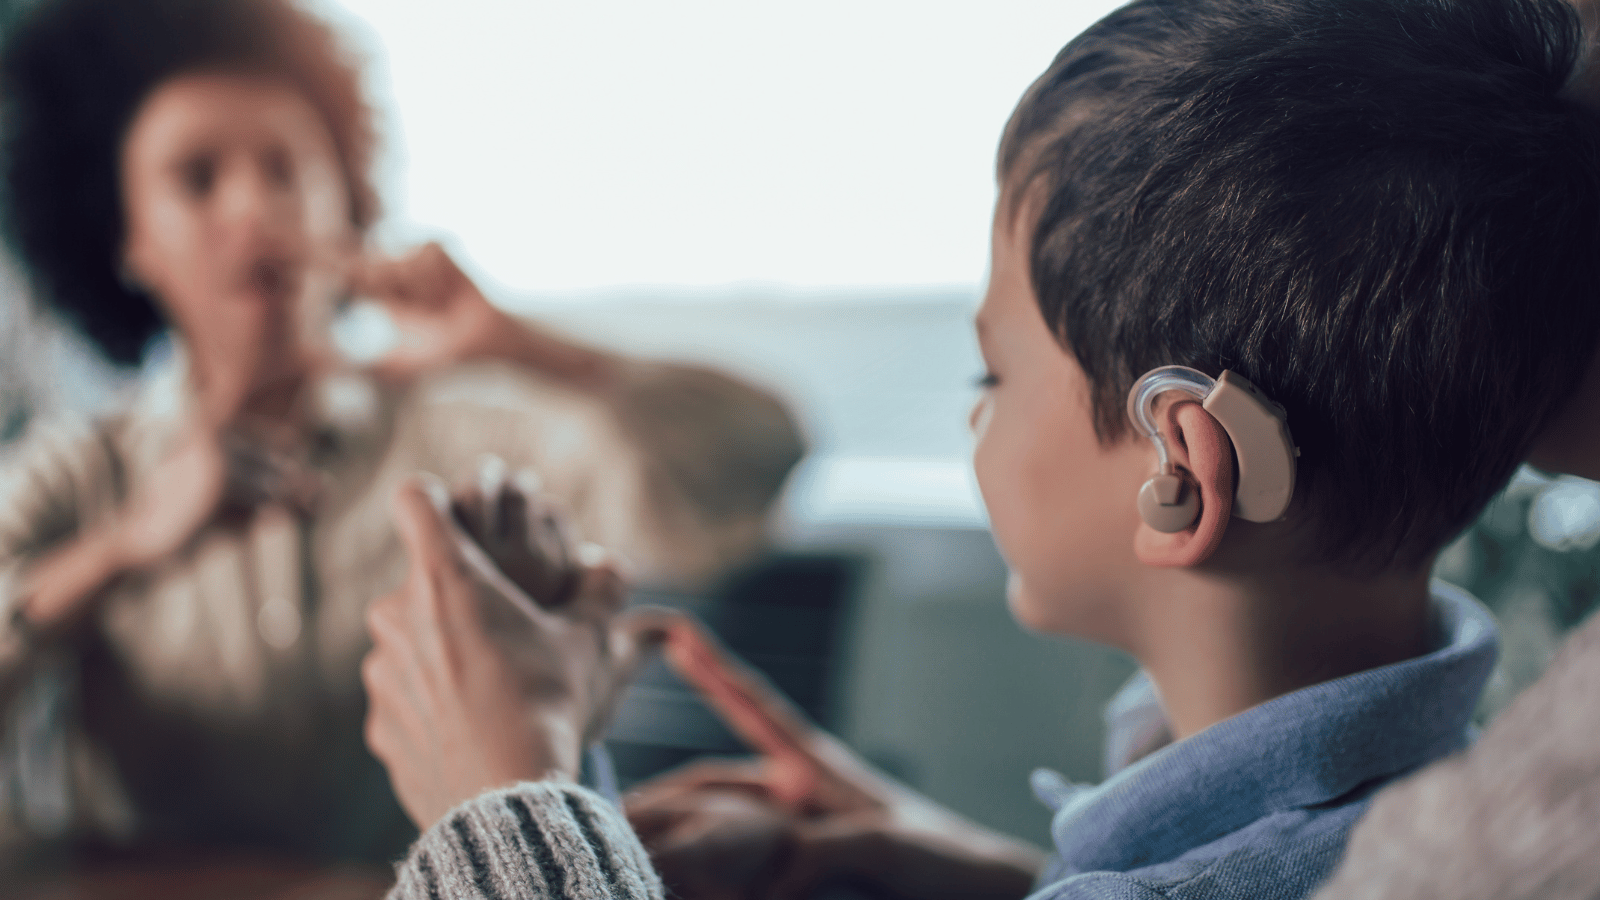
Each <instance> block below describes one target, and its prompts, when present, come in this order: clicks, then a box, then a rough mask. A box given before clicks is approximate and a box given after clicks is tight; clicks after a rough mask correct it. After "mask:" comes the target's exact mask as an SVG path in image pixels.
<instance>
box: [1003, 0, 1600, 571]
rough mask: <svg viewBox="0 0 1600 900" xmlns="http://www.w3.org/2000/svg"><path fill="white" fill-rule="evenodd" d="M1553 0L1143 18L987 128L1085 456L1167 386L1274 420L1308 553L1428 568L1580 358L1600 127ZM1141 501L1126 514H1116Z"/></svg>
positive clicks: (1074, 47) (1567, 18)
mask: <svg viewBox="0 0 1600 900" xmlns="http://www.w3.org/2000/svg"><path fill="white" fill-rule="evenodd" d="M1581 46H1582V36H1581V33H1580V28H1579V24H1578V19H1577V17H1576V15H1575V14H1574V13H1573V11H1572V10H1571V9H1570V8H1569V7H1567V6H1566V5H1565V4H1564V3H1562V2H1561V0H1139V2H1135V3H1132V4H1130V5H1128V6H1126V7H1124V8H1122V9H1121V10H1119V11H1118V12H1115V13H1113V14H1111V15H1110V16H1109V17H1107V18H1106V19H1104V20H1103V21H1101V22H1100V23H1099V24H1097V25H1095V26H1094V27H1092V28H1090V29H1089V30H1088V31H1087V32H1085V33H1084V34H1083V35H1082V36H1081V37H1079V38H1078V39H1077V40H1075V41H1073V42H1072V43H1071V44H1069V45H1068V46H1067V47H1066V48H1065V49H1064V50H1063V51H1062V52H1061V54H1060V55H1059V56H1058V57H1057V58H1056V60H1055V62H1054V64H1052V65H1051V67H1050V69H1049V70H1048V71H1047V72H1046V73H1045V74H1044V75H1043V76H1042V77H1041V78H1040V79H1039V80H1038V81H1037V82H1036V83H1035V84H1034V85H1033V87H1032V88H1031V89H1030V90H1029V91H1028V93H1027V94H1026V96H1025V97H1024V98H1023V100H1022V102H1021V104H1020V105H1019V106H1018V108H1017V110H1016V112H1015V113H1013V115H1012V119H1011V121H1010V123H1009V125H1008V126H1007V128H1006V133H1005V137H1004V138H1003V140H1002V143H1001V148H1000V160H999V169H1000V178H1001V183H1002V185H1003V186H1004V188H1005V191H1006V195H1007V196H1008V197H1009V198H1011V202H1012V204H1013V209H1021V208H1023V205H1022V204H1021V202H1020V201H1021V200H1022V199H1024V198H1026V199H1028V200H1029V201H1030V202H1029V203H1028V204H1027V205H1026V206H1027V208H1028V209H1030V210H1037V219H1036V221H1033V222H1020V223H1019V226H1018V227H1032V228H1033V229H1034V230H1033V234H1032V244H1031V249H1030V252H1031V273H1032V279H1033V283H1034V286H1035V288H1036V290H1037V292H1038V297H1039V306H1040V308H1041V310H1042V311H1043V313H1044V316H1045V319H1046V321H1047V322H1049V323H1050V325H1051V327H1052V328H1053V329H1054V330H1055V331H1056V333H1057V336H1058V338H1059V340H1060V341H1061V342H1062V344H1063V346H1064V347H1065V348H1066V349H1067V350H1068V351H1069V352H1070V353H1072V355H1073V356H1074V357H1075V358H1076V359H1077V361H1078V362H1079V364H1080V365H1081V366H1082V368H1083V370H1084V372H1085V373H1086V375H1087V376H1088V380H1089V382H1090V384H1091V385H1092V391H1093V402H1094V409H1095V416H1096V430H1097V432H1098V433H1099V435H1100V437H1101V439H1102V440H1103V441H1112V440H1116V439H1118V438H1119V437H1121V436H1122V435H1123V434H1124V432H1125V431H1128V429H1127V427H1126V422H1125V421H1124V419H1123V416H1124V413H1123V409H1124V406H1123V403H1124V398H1125V396H1126V394H1127V391H1128V388H1129V386H1130V385H1131V384H1132V382H1133V381H1134V379H1136V378H1137V377H1138V376H1139V375H1140V374H1142V373H1143V372H1145V371H1147V370H1149V369H1151V368H1154V367H1156V366H1160V365H1166V364H1171V363H1177V364H1183V365H1188V366H1193V367H1195V368H1198V369H1201V370H1204V371H1206V372H1208V373H1210V374H1212V375H1216V374H1217V373H1219V372H1220V371H1221V370H1223V369H1232V370H1233V371H1235V372H1238V373H1239V374H1241V375H1244V376H1245V377H1247V378H1249V379H1250V380H1251V381H1253V382H1254V383H1255V384H1256V385H1258V386H1259V387H1261V388H1262V389H1263V390H1264V391H1265V392H1266V393H1267V394H1268V395H1269V396H1271V397H1272V398H1274V399H1275V400H1277V401H1278V402H1279V403H1281V404H1283V405H1284V406H1285V407H1287V409H1288V411H1289V424H1290V427H1291V429H1292V430H1293V432H1294V436H1295V439H1296V442H1297V443H1298V444H1299V445H1300V447H1301V448H1302V451H1303V456H1302V457H1301V459H1300V462H1299V488H1298V501H1299V502H1298V503H1297V509H1299V510H1300V512H1301V513H1302V514H1305V515H1307V516H1308V517H1309V518H1310V519H1311V520H1312V521H1314V522H1315V524H1316V532H1315V533H1316V534H1317V535H1318V540H1317V546H1318V548H1319V549H1318V553H1317V555H1318V556H1320V557H1322V558H1325V559H1329V560H1340V561H1349V560H1355V559H1360V560H1363V561H1366V562H1376V563H1377V564H1380V565H1389V564H1415V563H1419V562H1421V561H1424V560H1426V559H1427V558H1428V557H1429V555H1430V554H1432V553H1433V552H1434V551H1436V550H1437V549H1438V548H1439V547H1441V546H1443V545H1444V543H1446V542H1447V541H1448V540H1449V539H1450V538H1451V537H1452V536H1454V535H1455V534H1456V533H1457V532H1459V531H1460V530H1461V529H1462V528H1464V527H1465V526H1466V525H1467V524H1468V523H1469V522H1470V521H1471V520H1472V518H1473V517H1474V516H1475V515H1476V514H1477V513H1478V512H1479V511H1480V510H1481V509H1482V508H1483V506H1484V505H1485V504H1486V503H1487V502H1488V501H1489V499H1490V498H1491V497H1492V496H1493V495H1494V493H1495V492H1496V491H1497V490H1499V488H1500V487H1501V486H1502V485H1503V484H1504V483H1505V481H1506V480H1507V479H1508V478H1509V477H1510V475H1511V473H1512V472H1513V471H1514V470H1515V468H1516V466H1517V465H1518V463H1519V462H1520V460H1521V459H1522V458H1523V457H1524V455H1525V453H1526V451H1527V448H1528V446H1529V443H1530V441H1531V440H1532V438H1533V437H1534V435H1535V434H1536V433H1537V432H1538V430H1539V428H1540V426H1541V425H1542V424H1543V423H1544V422H1545V421H1546V420H1547V419H1548V418H1549V416H1550V413H1551V412H1552V410H1553V409H1554V408H1555V406H1556V405H1557V404H1559V403H1560V402H1561V401H1562V400H1563V399H1564V398H1565V397H1566V395H1567V393H1568V392H1569V389H1570V388H1571V387H1573V386H1575V385H1576V383H1577V381H1578V378H1579V376H1580V375H1581V373H1582V372H1583V370H1584V368H1585V364H1586V363H1587V361H1588V360H1589V358H1590V356H1591V354H1592V353H1593V351H1594V350H1595V347H1596V339H1597V335H1600V330H1597V329H1600V125H1597V122H1596V121H1595V119H1594V117H1593V116H1591V115H1590V114H1588V113H1585V112H1583V111H1580V110H1579V109H1578V108H1577V107H1576V106H1574V105H1573V104H1572V103H1570V102H1569V101H1568V100H1567V99H1566V98H1565V97H1564V96H1563V87H1564V85H1565V84H1566V82H1567V81H1568V80H1569V78H1570V77H1571V76H1572V73H1573V71H1574V67H1575V65H1576V63H1577V61H1578V58H1579V55H1580V49H1581ZM1130 502H1131V499H1130Z"/></svg>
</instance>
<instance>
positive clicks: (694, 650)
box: [666, 616, 816, 762]
mask: <svg viewBox="0 0 1600 900" xmlns="http://www.w3.org/2000/svg"><path fill="white" fill-rule="evenodd" d="M666 658H667V661H668V662H670V663H671V664H672V666H673V668H674V669H675V670H677V672H678V674H679V675H680V676H682V677H683V679H684V680H685V681H688V682H689V683H690V684H691V685H693V686H694V687H695V689H696V690H698V691H699V692H700V694H701V695H702V696H703V697H704V698H705V700H706V701H707V702H708V703H709V704H710V705H711V707H712V708H713V709H714V710H715V711H716V712H717V714H718V715H720V716H721V717H722V719H723V720H724V721H725V722H726V723H727V724H728V726H729V727H730V728H732V729H733V731H734V732H735V733H736V734H738V735H739V737H740V738H742V739H744V741H745V742H746V743H748V744H749V745H750V747H751V748H752V749H754V750H757V751H759V752H761V753H765V754H768V755H771V756H778V757H783V758H786V759H798V760H804V761H806V762H815V760H816V757H815V752H814V750H813V749H812V748H813V744H814V740H815V734H816V729H815V727H813V726H812V725H811V723H809V722H807V721H806V719H805V717H804V716H803V715H801V714H800V712H799V711H798V710H796V709H795V708H794V707H793V706H792V705H791V704H790V703H789V701H788V699H787V698H785V697H784V696H783V695H782V694H780V693H778V691H777V690H776V689H774V688H773V687H772V685H771V684H769V683H768V682H767V680H766V679H765V678H764V677H762V676H761V675H760V674H759V673H757V672H756V671H755V670H753V669H751V668H749V667H748V666H746V665H744V663H742V662H740V661H739V660H737V659H735V658H734V657H733V656H731V655H730V654H728V653H727V652H726V651H725V650H723V649H722V647H721V646H720V645H719V644H718V643H717V642H716V639H715V638H713V637H712V636H711V635H710V633H709V632H707V631H706V630H705V628H703V627H701V626H700V624H699V623H698V622H696V621H694V620H693V619H692V618H690V617H687V616H684V617H682V618H681V619H680V620H679V621H678V622H676V623H674V624H673V625H672V627H671V630H670V632H669V636H668V639H667V643H666Z"/></svg>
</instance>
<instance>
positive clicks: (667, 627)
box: [614, 606, 685, 684]
mask: <svg viewBox="0 0 1600 900" xmlns="http://www.w3.org/2000/svg"><path fill="white" fill-rule="evenodd" d="M683 618H685V617H684V614H683V613H680V612H678V611H677V610H673V609H668V608H666V607H663V606H639V607H635V608H633V609H630V610H628V611H626V612H624V613H622V614H621V615H620V616H618V617H617V621H616V625H615V626H614V633H616V634H617V635H618V636H619V642H618V647H617V656H616V667H615V671H616V673H617V683H618V684H627V683H629V682H631V681H633V678H634V676H635V675H637V674H638V672H639V668H640V667H641V666H643V665H644V664H645V662H646V661H647V660H648V659H649V658H650V655H651V654H652V653H654V652H656V651H657V650H659V649H661V647H662V646H663V645H665V644H666V642H667V640H668V639H669V637H670V636H671V634H672V630H673V629H674V628H678V627H681V624H680V620H682V619H683Z"/></svg>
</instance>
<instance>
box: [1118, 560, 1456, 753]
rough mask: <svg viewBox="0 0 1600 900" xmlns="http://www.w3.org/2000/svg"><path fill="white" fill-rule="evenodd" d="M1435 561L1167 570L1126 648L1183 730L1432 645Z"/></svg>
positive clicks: (1177, 733) (1177, 731)
mask: <svg viewBox="0 0 1600 900" xmlns="http://www.w3.org/2000/svg"><path fill="white" fill-rule="evenodd" d="M1430 568H1431V565H1426V564H1425V565H1423V566H1421V567H1420V568H1419V569H1417V570H1415V571H1410V570H1408V571H1405V572H1394V571H1388V572H1382V573H1379V574H1377V575H1370V576H1365V577H1359V576H1352V575H1342V574H1338V573H1336V572H1331V571H1328V570H1326V569H1321V568H1319V569H1316V570H1309V571H1308V570H1306V569H1304V568H1295V567H1283V568H1274V569H1265V570H1262V569H1254V570H1251V571H1248V572H1246V573H1240V572H1231V573H1227V572H1223V573H1219V572H1217V571H1206V570H1179V569H1169V570H1164V571H1163V572H1161V573H1160V576H1161V577H1160V578H1159V579H1158V580H1159V581H1161V582H1165V583H1164V584H1162V585H1160V586H1159V588H1158V589H1157V590H1155V591H1151V592H1150V593H1147V594H1145V597H1144V599H1145V601H1146V602H1145V603H1143V604H1141V606H1142V608H1141V610H1140V616H1139V621H1138V622H1137V623H1135V625H1134V628H1135V631H1136V632H1137V633H1136V634H1135V635H1132V636H1131V637H1132V640H1130V641H1129V648H1130V649H1131V650H1132V651H1133V653H1134V655H1135V656H1136V657H1138V659H1139V662H1140V663H1141V664H1142V665H1143V666H1144V668H1145V670H1146V671H1147V672H1148V673H1149V674H1150V677H1151V679H1152V680H1154V682H1155V684H1156V687H1157V688H1158V689H1159V690H1160V692H1161V698H1162V705H1163V707H1164V709H1165V710H1166V713H1167V717H1168V720H1169V722H1170V724H1171V727H1172V732H1173V734H1172V736H1173V739H1174V740H1179V739H1182V738H1184V737H1187V736H1189V735H1191V734H1194V733H1195V732H1198V731H1200V730H1202V729H1204V728H1206V727H1207V726H1210V725H1211V724H1213V723H1215V722H1219V721H1221V720H1223V719H1226V718H1228V717H1230V716H1233V715H1235V714H1237V713H1240V712H1243V711H1244V710H1246V709H1249V708H1250V707H1252V706H1255V705H1257V704H1260V703H1264V702H1266V701H1267V700H1271V699H1272V698H1274V697H1278V696H1281V695H1283V694H1287V693H1289V692H1291V691H1295V690H1299V689H1300V688H1304V687H1310V686H1311V685H1314V684H1318V683H1321V682H1324V681H1328V680H1331V679H1334V678H1339V677H1342V676H1345V675H1350V674H1353V673H1355V672H1360V671H1363V670H1366V669H1372V668H1376V667H1378V666H1384V665H1388V664H1390V663H1395V662H1400V661H1402V660H1405V659H1410V658H1412V657H1415V656H1420V655H1422V654H1423V653H1425V652H1427V651H1428V649H1429V648H1428V621H1429V591H1428V573H1429V569H1430Z"/></svg>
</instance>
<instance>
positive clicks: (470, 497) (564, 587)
mask: <svg viewBox="0 0 1600 900" xmlns="http://www.w3.org/2000/svg"><path fill="white" fill-rule="evenodd" d="M450 511H451V513H452V514H453V515H454V517H455V520H456V524H457V525H460V526H461V528H462V530H463V531H465V532H466V533H467V536H468V537H470V538H472V540H473V541H474V542H475V543H476V544H477V545H478V546H479V547H480V548H482V549H483V551H484V553H485V554H487V555H488V557H489V559H490V561H492V562H493V563H494V564H495V567H496V568H498V569H499V570H500V571H501V572H502V573H503V574H504V575H505V576H506V577H507V578H509V579H511V582H512V583H513V584H515V585H516V586H517V587H519V588H521V589H522V591H523V593H525V594H527V595H528V596H529V597H530V598H531V599H533V600H534V602H536V603H538V604H539V605H540V606H543V607H545V608H547V609H553V608H555V607H558V606H561V605H563V604H565V603H567V602H568V601H569V600H571V599H572V595H573V592H574V591H575V590H576V589H577V583H578V560H577V552H578V551H577V546H578V545H577V544H576V542H575V540H574V538H573V535H572V529H571V528H570V527H569V526H568V525H567V521H566V519H565V518H564V517H563V516H562V515H561V513H560V512H559V511H558V510H557V509H556V508H555V506H554V505H553V504H552V503H551V501H550V500H549V499H548V498H547V497H545V496H544V495H543V494H542V493H541V492H540V482H539V476H538V475H536V474H534V473H533V472H532V471H531V470H528V469H521V470H518V471H516V472H513V471H511V470H510V469H509V468H508V467H507V466H506V464H505V462H504V461H503V460H501V459H500V457H498V456H492V455H489V456H485V457H483V459H482V460H481V461H480V462H479V464H478V473H477V477H476V478H475V479H474V480H473V481H472V482H471V483H469V484H467V485H464V486H462V487H459V488H457V489H456V491H455V492H454V494H453V496H452V497H451V502H450Z"/></svg>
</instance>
